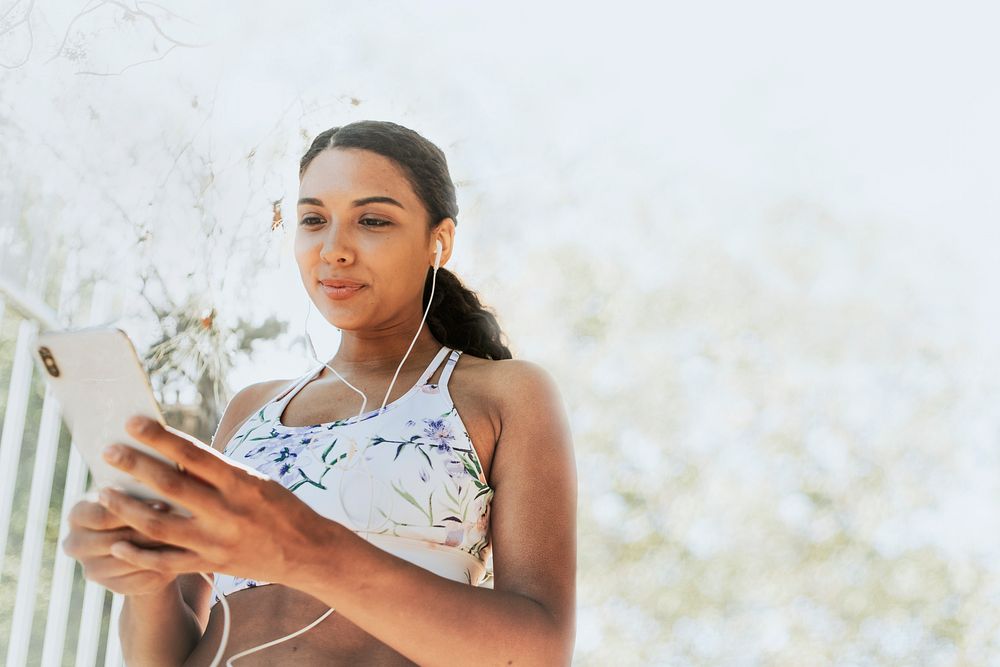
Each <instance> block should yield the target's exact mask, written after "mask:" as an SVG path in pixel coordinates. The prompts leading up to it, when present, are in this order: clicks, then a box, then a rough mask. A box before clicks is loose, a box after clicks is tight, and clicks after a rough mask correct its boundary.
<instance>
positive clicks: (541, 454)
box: [64, 121, 576, 667]
mask: <svg viewBox="0 0 1000 667" xmlns="http://www.w3.org/2000/svg"><path fill="white" fill-rule="evenodd" d="M299 179H300V185H299V197H300V199H299V204H298V215H297V226H296V231H295V257H296V261H297V263H298V266H299V270H300V273H301V276H302V280H303V284H304V285H305V288H306V292H307V294H308V296H309V298H310V299H311V300H312V302H313V303H314V304H315V305H316V307H317V308H318V309H319V311H320V312H321V313H322V314H323V316H324V317H325V318H326V319H327V321H328V322H330V323H331V324H333V325H334V326H336V327H338V328H339V329H341V330H342V332H343V337H342V341H341V344H340V348H339V349H338V351H337V354H336V355H335V356H334V357H333V358H332V359H331V360H329V361H328V364H319V365H318V366H317V367H316V368H315V369H314V370H312V371H310V372H309V373H307V374H306V375H304V376H301V377H300V378H297V379H294V380H287V379H286V380H278V381H273V382H262V383H258V384H254V385H252V386H250V387H247V388H245V389H243V390H242V391H240V392H239V393H237V394H236V396H234V397H233V399H232V400H231V401H230V403H229V405H228V406H227V408H226V411H225V414H224V415H223V417H222V420H221V422H220V424H219V427H218V429H217V431H216V434H215V437H214V438H213V441H212V446H211V447H209V446H208V445H205V444H203V443H200V442H198V441H196V440H194V439H193V438H191V437H190V436H187V435H185V434H183V433H181V432H180V431H177V430H174V429H172V428H170V427H162V426H160V425H158V424H155V423H147V424H146V428H145V430H136V429H135V428H133V426H131V425H130V426H129V429H130V430H129V432H130V433H132V434H133V435H134V436H135V437H136V438H137V439H139V440H141V441H142V442H144V443H147V444H149V445H150V446H151V447H154V448H155V449H157V450H158V451H159V452H161V453H162V454H164V455H165V456H166V457H168V458H170V459H171V460H174V461H177V462H178V463H180V464H181V465H182V466H183V470H184V472H178V471H177V470H175V469H174V468H172V467H170V466H168V465H166V464H164V463H162V462H160V461H158V460H156V459H154V458H152V457H149V456H145V455H143V454H142V453H141V452H139V451H137V450H134V449H131V448H128V447H124V448H123V450H122V451H123V453H122V455H121V456H120V457H119V458H118V460H117V462H115V463H114V465H116V466H118V467H120V468H121V469H123V470H125V471H127V472H129V473H130V474H132V475H133V476H135V477H136V478H137V479H139V480H141V481H143V482H144V483H146V484H148V485H149V486H151V487H153V488H155V489H156V490H157V491H158V492H159V493H160V494H161V495H162V496H164V497H166V498H168V499H170V501H171V502H172V503H176V504H177V505H181V506H183V507H185V508H187V509H188V510H189V511H190V512H191V513H192V517H191V518H185V517H182V516H180V515H178V514H175V513H172V512H164V511H163V509H164V508H163V507H159V508H154V507H153V506H151V505H149V504H146V503H144V502H142V501H138V500H136V499H132V498H129V497H127V496H125V495H123V494H120V493H115V492H113V491H112V492H110V493H107V500H102V501H101V504H97V503H92V502H89V501H83V502H81V503H78V504H77V505H76V506H75V507H74V508H73V511H72V513H71V515H70V522H71V526H72V532H71V534H70V536H69V537H68V538H67V540H66V542H65V543H64V548H65V549H66V551H67V553H69V554H70V555H72V556H74V557H75V558H78V559H79V560H81V561H82V562H83V564H84V568H85V575H86V576H87V578H89V579H92V580H94V581H97V582H99V583H101V584H103V585H105V586H107V587H108V588H110V589H111V590H114V591H117V592H119V593H123V594H125V596H126V598H125V604H124V607H123V610H122V615H121V621H120V627H119V631H120V636H121V642H122V649H123V653H124V656H125V660H126V662H127V663H128V664H130V665H142V666H146V665H159V664H163V665H180V664H183V665H191V666H194V665H199V666H200V665H209V664H212V662H213V659H214V658H215V657H216V652H217V650H219V647H220V644H221V643H222V639H223V630H224V628H223V625H224V623H223V621H224V619H223V610H222V609H220V607H223V606H224V605H223V604H216V602H224V603H226V604H228V607H229V610H230V612H231V627H230V631H229V634H228V639H227V641H226V647H225V650H224V658H229V657H230V656H234V655H236V654H238V653H240V652H242V651H244V650H246V649H249V648H252V647H258V646H260V645H261V644H263V643H266V642H268V641H269V640H274V639H279V638H284V637H286V636H287V635H289V634H290V633H295V631H297V630H299V629H302V628H304V627H306V626H308V625H309V624H310V623H312V622H314V621H317V620H320V619H321V620H320V622H319V623H318V624H316V625H315V626H314V627H311V628H309V629H308V631H306V632H304V633H302V634H296V635H295V636H293V637H292V638H290V639H286V640H284V641H281V642H280V643H276V644H273V645H270V646H268V647H267V648H264V649H262V650H259V651H256V652H252V653H249V654H248V655H246V657H245V658H239V659H238V660H237V663H238V664H239V665H240V667H244V666H246V665H273V664H294V665H338V664H345V665H347V664H350V665H355V664H379V665H412V664H419V665H465V664H480V663H486V662H488V663H500V664H518V665H523V664H538V665H559V664H569V663H570V661H571V657H572V652H573V643H574V638H575V594H576V589H575V579H576V519H575V515H576V469H575V462H574V455H573V449H572V443H571V437H570V429H569V426H568V420H567V418H566V414H565V410H564V407H563V405H562V402H561V399H560V397H559V393H558V390H557V388H556V386H555V384H554V383H553V381H552V379H551V376H550V375H549V374H548V373H547V372H546V371H545V370H544V369H542V368H541V367H540V366H538V365H536V364H534V363H531V362H527V361H520V360H514V359H512V358H511V353H510V351H509V350H508V349H507V347H506V346H505V345H504V344H503V343H502V342H500V339H501V337H502V333H501V331H500V329H499V327H498V325H497V321H496V319H495V318H494V317H493V316H492V315H491V314H490V313H489V312H488V311H487V310H486V309H484V308H483V307H482V306H481V304H480V302H479V300H478V298H477V297H476V295H475V294H474V293H473V292H471V291H469V290H468V289H466V288H465V287H464V286H463V285H462V284H461V282H460V281H459V279H458V278H457V277H456V276H455V275H454V274H452V273H450V272H448V271H447V270H446V269H444V268H435V266H436V265H438V266H439V265H443V264H445V263H447V261H448V259H449V258H450V257H451V254H452V250H453V247H454V240H455V227H456V224H457V215H458V206H457V203H456V197H455V190H454V186H453V184H452V181H451V178H450V175H449V173H448V168H447V163H446V160H445V156H444V154H443V153H442V152H441V151H440V149H438V148H437V147H436V146H434V145H433V144H432V143H430V142H429V141H427V140H426V139H424V138H423V137H422V136H420V135H419V134H417V133H416V132H414V131H412V130H409V129H407V128H404V127H401V126H399V125H396V124H394V123H389V122H377V121H361V122H356V123H352V124H350V125H345V126H343V127H335V128H332V129H330V130H328V131H326V132H323V133H321V134H320V135H319V136H317V137H316V139H315V141H314V142H313V143H312V145H311V147H310V148H309V150H308V151H307V152H306V153H305V155H304V156H303V157H302V160H301V164H300V171H299ZM435 260H437V261H435ZM432 293H433V295H432ZM431 295H432V296H433V298H432V296H431ZM428 306H429V310H428V309H427V308H428ZM424 317H426V323H427V326H426V327H425V326H423V323H424ZM414 332H416V337H414V336H415V333H414ZM400 359H403V363H402V365H400V361H399V360H400ZM332 370H336V371H337V372H336V373H334V372H331V371H332ZM358 393H361V394H362V395H363V396H365V397H366V399H367V397H372V396H376V397H378V396H383V395H384V400H383V401H382V404H381V406H368V407H369V408H373V409H366V408H365V404H362V406H361V410H360V412H359V403H360V402H361V401H359V396H358ZM365 403H367V400H366V401H365ZM138 421H141V420H138ZM192 444H193V445H194V446H192ZM491 556H492V578H491V579H489V577H488V572H487V566H488V564H489V560H490V557H491ZM202 572H204V573H211V572H215V573H217V574H216V576H215V579H214V583H215V586H216V588H218V589H219V590H220V592H221V594H222V595H223V600H221V601H220V600H218V596H217V595H216V594H215V593H214V591H213V589H212V587H211V586H210V585H209V583H208V580H207V578H205V577H203V575H201V574H199V573H202ZM484 580H486V581H484ZM481 583H487V585H486V586H481V585H479V584H481ZM489 583H492V587H490V586H489V585H488V584H489ZM331 609H332V610H333V611H332V612H330V610H331ZM324 612H326V613H327V614H328V615H326V616H325V617H323V614H324ZM321 617H322V618H321Z"/></svg>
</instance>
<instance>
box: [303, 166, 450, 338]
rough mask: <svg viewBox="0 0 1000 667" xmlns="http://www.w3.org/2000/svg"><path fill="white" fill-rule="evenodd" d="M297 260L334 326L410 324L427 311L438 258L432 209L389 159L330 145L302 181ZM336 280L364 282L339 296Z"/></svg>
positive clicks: (352, 328)
mask: <svg viewBox="0 0 1000 667" xmlns="http://www.w3.org/2000/svg"><path fill="white" fill-rule="evenodd" d="M373 197H381V198H384V199H383V200H382V201H374V200H372V198H373ZM393 202H396V203H393ZM448 245H450V244H448ZM444 259H445V257H444V255H442V258H441V260H442V262H441V263H442V264H444ZM295 261H296V262H297V263H298V265H299V272H300V273H301V275H302V282H303V284H304V285H305V288H306V291H307V292H308V293H309V297H310V298H311V299H312V300H313V303H315V304H316V307H317V308H318V309H319V311H320V312H321V313H323V316H324V317H325V318H326V319H327V321H329V322H330V323H332V324H333V325H334V326H336V327H339V328H341V329H344V330H345V331H357V330H361V329H373V328H374V329H385V328H387V327H392V326H393V325H394V324H409V323H410V322H411V321H412V319H413V318H414V317H416V318H417V319H419V318H420V317H421V315H423V311H422V305H423V304H422V297H423V290H424V280H425V279H426V277H427V268H428V267H429V266H432V265H433V261H434V239H433V237H432V236H431V234H430V230H429V228H428V225H427V211H426V210H425V209H424V206H423V204H422V202H421V201H420V200H419V199H418V198H417V195H416V194H415V193H414V192H413V189H412V188H411V187H410V184H409V182H408V181H407V180H406V178H404V176H403V175H402V173H401V172H400V171H399V169H398V168H397V167H396V165H395V164H394V163H393V162H392V161H391V160H389V159H388V158H386V157H384V156H382V155H379V154H378V153H373V152H371V151H366V150H362V149H355V148H348V149H343V148H333V149H327V150H324V151H323V152H321V153H319V154H318V155H316V157H315V158H313V160H312V162H310V163H309V166H308V167H307V168H306V171H305V173H304V174H303V175H302V178H301V180H300V182H299V202H298V210H297V215H296V226H295ZM336 279H347V280H353V281H357V282H358V283H362V284H363V285H364V287H362V288H361V289H358V290H351V291H347V292H346V293H345V294H346V296H344V297H343V298H333V296H331V295H329V294H328V293H327V291H326V289H325V288H324V286H323V284H321V283H320V281H321V280H336Z"/></svg>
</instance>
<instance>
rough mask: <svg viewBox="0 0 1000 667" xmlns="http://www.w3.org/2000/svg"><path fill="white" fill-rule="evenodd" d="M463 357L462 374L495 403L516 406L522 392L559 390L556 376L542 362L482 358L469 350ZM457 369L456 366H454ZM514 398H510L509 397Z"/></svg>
mask: <svg viewBox="0 0 1000 667" xmlns="http://www.w3.org/2000/svg"><path fill="white" fill-rule="evenodd" d="M462 357H463V358H466V362H465V364H464V369H463V370H466V373H465V374H464V375H465V377H466V378H467V380H468V381H471V382H472V383H474V384H475V387H476V389H478V390H479V392H481V393H482V394H483V395H484V396H489V397H491V398H493V399H494V400H493V401H492V402H493V403H494V404H495V405H496V406H497V407H504V406H506V407H507V408H508V409H512V406H513V409H519V408H523V406H524V405H525V403H524V401H523V400H520V399H522V398H524V397H525V396H534V397H536V398H537V397H539V396H549V397H551V396H553V395H556V394H558V387H557V386H556V382H555V378H554V377H553V376H552V374H551V373H550V372H549V371H548V370H547V369H546V368H545V367H544V366H542V365H541V364H539V363H537V362H534V361H530V360H528V359H485V358H483V357H477V356H474V355H472V354H470V353H464V354H462ZM456 372H457V367H456ZM512 398H513V400H511V399H512Z"/></svg>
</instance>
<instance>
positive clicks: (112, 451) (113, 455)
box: [103, 445, 122, 463]
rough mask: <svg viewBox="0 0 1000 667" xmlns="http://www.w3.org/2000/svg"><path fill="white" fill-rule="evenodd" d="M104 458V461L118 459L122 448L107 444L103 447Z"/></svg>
mask: <svg viewBox="0 0 1000 667" xmlns="http://www.w3.org/2000/svg"><path fill="white" fill-rule="evenodd" d="M103 453H104V459H105V460H106V461H111V462H112V463H114V462H116V461H118V460H120V459H121V457H122V448H121V447H118V446H117V445H108V446H107V447H105V448H104V451H103Z"/></svg>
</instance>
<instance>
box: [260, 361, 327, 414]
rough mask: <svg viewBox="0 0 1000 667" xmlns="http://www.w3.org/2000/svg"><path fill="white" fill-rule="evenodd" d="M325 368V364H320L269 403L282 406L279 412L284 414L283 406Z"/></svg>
mask: <svg viewBox="0 0 1000 667" xmlns="http://www.w3.org/2000/svg"><path fill="white" fill-rule="evenodd" d="M325 367H326V364H322V363H321V364H320V365H319V366H317V367H316V368H314V369H313V370H311V371H309V372H308V373H306V374H305V375H303V376H302V377H301V378H299V379H298V380H297V381H294V382H292V384H291V386H290V387H288V388H287V389H285V390H284V391H282V392H281V393H280V394H278V395H277V396H276V397H274V398H273V399H271V402H272V403H277V404H281V405H282V410H281V411H282V412H284V411H285V410H284V406H285V405H286V404H287V403H288V402H289V401H291V400H292V397H294V396H295V394H297V393H299V390H300V389H302V387H304V386H306V384H307V383H308V382H309V381H310V380H312V379H313V378H314V377H316V376H317V375H318V374H319V373H320V372H322V370H323V369H324V368H325ZM279 414H280V413H279Z"/></svg>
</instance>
